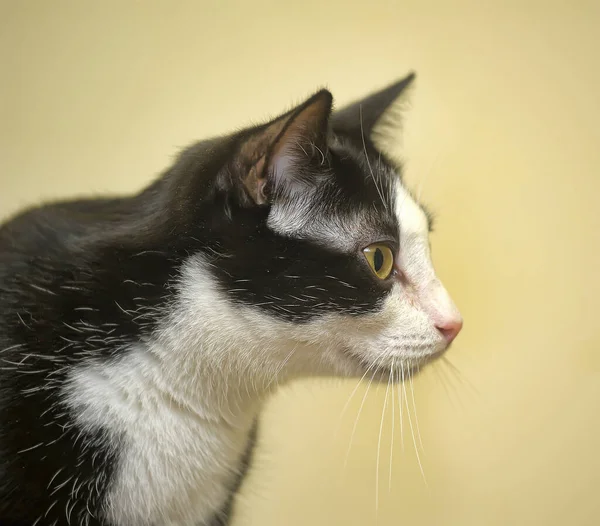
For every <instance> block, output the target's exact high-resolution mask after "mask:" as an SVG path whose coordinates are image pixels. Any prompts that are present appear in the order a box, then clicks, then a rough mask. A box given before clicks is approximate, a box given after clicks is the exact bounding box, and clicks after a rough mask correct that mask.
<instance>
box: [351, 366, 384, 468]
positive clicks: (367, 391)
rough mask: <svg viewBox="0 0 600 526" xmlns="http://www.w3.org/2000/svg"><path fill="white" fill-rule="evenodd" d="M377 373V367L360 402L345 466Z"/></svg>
mask: <svg viewBox="0 0 600 526" xmlns="http://www.w3.org/2000/svg"><path fill="white" fill-rule="evenodd" d="M376 373H377V367H375V369H374V371H373V374H372V375H371V379H370V380H369V383H368V384H367V389H366V390H365V394H364V395H363V399H362V402H361V403H360V407H359V409H358V414H357V415H356V420H355V421H354V427H353V428H352V434H351V435H350V443H349V444H348V450H347V451H346V459H345V460H344V467H346V466H347V465H348V458H349V456H350V449H351V448H352V441H353V440H354V433H356V427H357V426H358V420H359V418H360V414H361V412H362V409H363V406H364V405H365V400H366V399H367V395H368V394H369V389H370V388H371V384H372V383H373V378H375V374H376Z"/></svg>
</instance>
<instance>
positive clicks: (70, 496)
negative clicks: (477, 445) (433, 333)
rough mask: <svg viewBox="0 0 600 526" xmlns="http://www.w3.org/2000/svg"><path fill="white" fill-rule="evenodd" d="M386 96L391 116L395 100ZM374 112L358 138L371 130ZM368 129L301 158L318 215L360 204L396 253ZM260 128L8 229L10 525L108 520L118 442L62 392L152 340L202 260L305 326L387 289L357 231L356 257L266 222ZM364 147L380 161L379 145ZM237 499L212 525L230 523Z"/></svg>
mask: <svg viewBox="0 0 600 526" xmlns="http://www.w3.org/2000/svg"><path fill="white" fill-rule="evenodd" d="M403 87H404V86H402V89H403ZM399 91H401V90H397V93H396V94H395V96H397V95H398V93H399ZM385 96H386V101H387V102H386V103H385V104H384V105H383V106H382V107H378V108H377V111H378V112H379V114H381V113H382V112H383V111H384V110H385V108H386V107H387V106H388V105H389V104H390V102H391V101H392V99H394V98H395V96H394V97H391V95H390V93H388V92H386V95H385ZM387 99H389V100H387ZM370 111H371V110H370ZM375 117H377V115H374V114H373V115H368V119H369V120H368V126H369V127H368V128H367V129H366V130H365V129H364V123H363V130H362V134H361V135H364V134H365V133H366V134H367V138H368V137H370V136H371V131H372V130H371V127H372V126H373V125H374V124H375V123H376V122H377V120H378V118H375ZM334 122H335V121H334ZM356 125H357V123H354V129H353V130H351V129H349V128H348V127H349V126H350V124H349V120H348V118H344V122H343V125H342V124H339V126H338V128H337V129H336V128H335V127H334V129H333V133H334V134H336V135H337V136H338V138H339V139H340V140H339V141H338V142H336V145H333V144H332V145H329V147H325V148H322V149H324V150H325V151H324V152H320V153H321V154H322V155H323V157H321V156H320V155H319V153H317V152H312V155H309V156H308V157H307V159H306V160H305V161H304V162H305V164H304V165H303V168H302V170H303V171H302V173H303V177H305V178H308V179H310V182H309V184H311V185H318V187H319V193H318V195H319V199H318V200H316V201H315V202H314V203H312V207H313V214H314V217H315V220H317V219H318V218H319V217H328V216H331V215H337V216H339V217H342V218H343V217H346V216H348V217H350V216H353V215H355V214H357V211H360V212H362V213H364V214H365V216H366V217H367V216H368V217H371V218H372V220H373V222H374V223H376V224H372V225H365V228H366V229H368V228H374V229H376V230H377V231H379V232H382V233H383V234H384V235H385V236H386V238H387V239H388V240H389V242H390V243H396V244H397V243H398V226H397V224H396V222H395V218H394V217H393V214H391V213H386V207H387V208H388V209H390V208H391V207H392V204H393V203H391V202H390V203H385V202H382V200H381V198H380V191H379V190H378V188H377V186H376V184H375V180H374V178H373V177H372V176H371V175H370V174H369V167H368V166H367V165H366V164H365V161H366V160H365V157H364V155H363V151H362V149H361V147H360V145H358V144H357V137H358V135H357V130H358V128H357V127H356ZM261 129H262V128H256V129H249V130H245V131H243V132H240V133H237V134H234V135H232V136H229V137H224V138H219V139H214V140H211V141H206V142H203V143H199V144H197V145H195V146H192V147H191V148H189V149H188V150H186V151H185V152H183V154H181V155H180V157H179V158H178V160H177V162H176V163H175V164H174V165H173V166H172V167H171V168H170V169H169V170H167V171H166V172H165V173H164V174H163V175H162V176H161V177H160V178H159V179H158V180H157V181H156V182H155V183H153V184H152V185H151V186H150V187H148V188H147V189H145V190H144V191H142V192H141V193H139V194H138V195H135V196H132V197H125V198H114V199H97V200H80V201H73V202H62V203H54V204H49V205H46V206H43V207H40V208H35V209H32V210H29V211H27V212H25V213H23V214H21V215H19V216H17V217H15V218H14V219H12V220H11V221H9V222H7V223H5V224H4V225H3V226H2V227H1V228H0V524H2V525H5V524H15V525H16V524H29V525H31V524H34V523H35V521H38V522H37V524H38V526H42V525H56V526H63V525H67V524H89V525H90V526H101V525H104V524H105V523H104V522H102V520H101V518H100V517H101V511H102V506H103V502H104V498H105V496H106V492H107V490H108V488H109V486H110V484H111V482H112V480H113V475H114V470H115V469H116V466H117V465H118V461H119V455H120V448H119V442H118V440H115V438H114V437H112V438H111V439H109V438H108V435H107V430H101V429H99V430H96V432H94V433H93V434H90V433H89V432H88V433H87V434H86V433H84V432H83V430H82V429H81V428H79V427H77V425H75V422H74V420H73V417H72V415H71V414H70V413H69V411H68V410H67V408H66V407H65V405H64V400H63V397H62V393H61V391H60V389H61V386H62V385H63V382H64V381H65V378H66V375H67V374H68V373H69V371H70V370H71V368H72V367H73V366H74V365H77V364H81V363H83V362H85V361H89V360H95V361H99V362H107V361H110V360H111V359H112V358H113V357H115V356H119V355H120V354H121V353H123V352H125V349H126V348H127V346H128V345H130V344H133V343H136V342H139V341H144V340H145V339H147V338H149V337H150V336H151V334H152V332H153V330H154V329H155V328H156V325H157V323H158V322H159V321H160V320H161V319H162V318H163V317H164V314H165V313H166V312H167V311H168V309H169V305H170V301H171V300H172V299H173V295H174V287H173V285H174V283H175V281H176V280H177V278H178V276H179V271H180V269H181V266H182V264H183V263H184V262H185V261H186V259H187V258H188V257H189V256H190V255H193V254H203V255H204V257H205V259H206V260H207V261H208V262H209V263H210V264H211V269H212V271H213V273H214V276H215V277H216V278H217V279H218V282H219V284H220V286H221V288H222V290H223V291H225V292H226V293H227V294H228V295H229V297H230V298H231V300H232V301H233V302H239V303H243V304H250V305H252V306H254V307H256V308H260V309H263V310H264V311H265V312H268V313H269V314H271V315H273V316H277V317H280V318H283V319H286V320H291V321H294V322H297V323H303V322H306V321H307V320H310V319H312V318H313V317H314V316H318V315H319V314H321V313H322V312H324V311H328V310H336V311H344V312H348V313H352V314H360V313H363V312H365V311H368V310H370V309H374V308H376V307H377V306H378V304H379V303H380V302H381V300H382V298H383V297H384V296H385V294H386V291H387V289H388V287H387V285H386V284H385V283H382V282H380V281H379V280H377V279H375V278H374V277H373V276H372V274H371V273H370V272H369V270H368V268H367V267H366V263H365V261H364V260H363V259H362V258H361V257H359V255H358V252H357V251H358V249H359V248H360V247H359V245H360V242H361V238H360V235H358V236H357V240H356V242H357V246H356V247H355V248H356V250H352V251H347V252H340V251H338V250H334V249H332V248H331V247H328V246H324V245H323V244H322V243H319V242H317V241H315V240H313V239H306V238H301V237H300V238H293V237H289V236H282V235H279V234H277V233H276V232H274V231H272V230H271V229H269V228H268V227H267V224H266V220H267V216H268V214H269V210H270V208H269V205H267V206H257V205H255V204H254V203H252V202H251V199H250V198H249V196H248V194H247V191H246V189H245V188H244V186H243V184H242V179H243V173H241V172H243V170H241V168H240V167H244V166H245V164H244V162H240V159H239V156H240V153H239V152H240V150H241V148H242V146H243V144H245V143H246V142H247V141H248V140H249V139H250V138H252V137H253V136H254V135H255V134H256V133H260V130H261ZM364 146H365V148H366V150H365V151H367V152H368V153H369V156H370V163H373V164H375V163H377V162H379V152H377V151H376V150H375V149H374V146H373V145H372V143H371V142H370V140H367V141H366V142H365V144H364ZM387 184H393V182H388V183H387ZM273 192H274V193H273V195H272V198H273V199H285V198H286V195H285V191H281V192H280V195H278V194H277V191H275V190H273ZM385 198H386V199H387V197H385ZM294 276H297V279H296V278H294ZM253 440H254V439H253V438H252V439H251V440H250V442H249V451H251V449H252V448H251V447H250V446H251V445H252V444H253ZM244 463H245V464H244V465H247V464H248V463H249V456H247V457H246V459H245V460H244ZM240 482H241V479H240V481H237V482H236V483H235V484H233V485H232V487H231V495H232V498H233V494H234V493H235V492H236V491H237V489H238V487H239V483H240ZM232 498H231V499H230V500H229V501H228V502H227V504H226V507H225V509H224V510H221V511H219V510H215V519H214V521H213V524H214V525H215V526H217V525H224V524H227V522H228V518H229V516H230V511H231V506H232V502H233V501H232ZM83 518H86V520H87V522H84V520H83ZM120 526H125V525H120Z"/></svg>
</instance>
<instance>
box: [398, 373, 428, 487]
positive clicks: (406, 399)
mask: <svg viewBox="0 0 600 526" xmlns="http://www.w3.org/2000/svg"><path fill="white" fill-rule="evenodd" d="M402 390H403V391H404V403H405V404H406V412H407V414H408V424H409V426H410V434H411V435H412V439H413V444H414V446H415V453H416V455H417V462H418V463H419V469H420V470H421V475H422V476H423V480H424V481H425V484H427V479H426V478H425V471H423V465H422V464H421V456H420V455H419V448H418V447H417V441H416V439H415V431H414V429H413V424H412V418H411V416H410V407H409V405H408V396H407V394H406V385H405V383H404V364H402Z"/></svg>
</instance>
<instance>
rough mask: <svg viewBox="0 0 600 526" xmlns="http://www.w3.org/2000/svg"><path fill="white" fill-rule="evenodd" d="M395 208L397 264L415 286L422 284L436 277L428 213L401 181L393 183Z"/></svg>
mask: <svg viewBox="0 0 600 526" xmlns="http://www.w3.org/2000/svg"><path fill="white" fill-rule="evenodd" d="M395 208H396V210H395V211H396V217H397V218H398V223H399V225H400V254H399V255H398V258H399V259H398V261H399V266H400V268H401V270H402V272H404V273H405V274H406V276H407V277H408V278H409V279H410V280H411V281H412V282H413V284H414V285H417V286H418V285H419V284H424V283H425V282H427V281H430V280H431V279H434V278H435V272H434V270H433V267H432V265H431V258H430V254H429V241H428V236H429V224H428V221H427V216H426V215H425V212H423V209H422V208H421V207H420V206H419V205H418V204H417V203H416V202H415V200H414V199H413V198H412V196H411V195H410V193H409V192H408V191H407V190H406V189H405V188H404V186H403V185H402V184H397V185H396V203H395Z"/></svg>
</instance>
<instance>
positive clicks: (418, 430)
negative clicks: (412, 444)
mask: <svg viewBox="0 0 600 526" xmlns="http://www.w3.org/2000/svg"><path fill="white" fill-rule="evenodd" d="M409 384H410V393H411V397H412V405H413V411H414V413H415V424H416V425H415V427H416V428H417V437H418V438H419V445H420V446H421V451H422V453H423V454H425V448H424V447H423V441H422V440H421V430H420V428H419V418H418V417H417V403H416V400H415V390H414V387H413V377H412V374H411V375H410V376H409Z"/></svg>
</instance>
